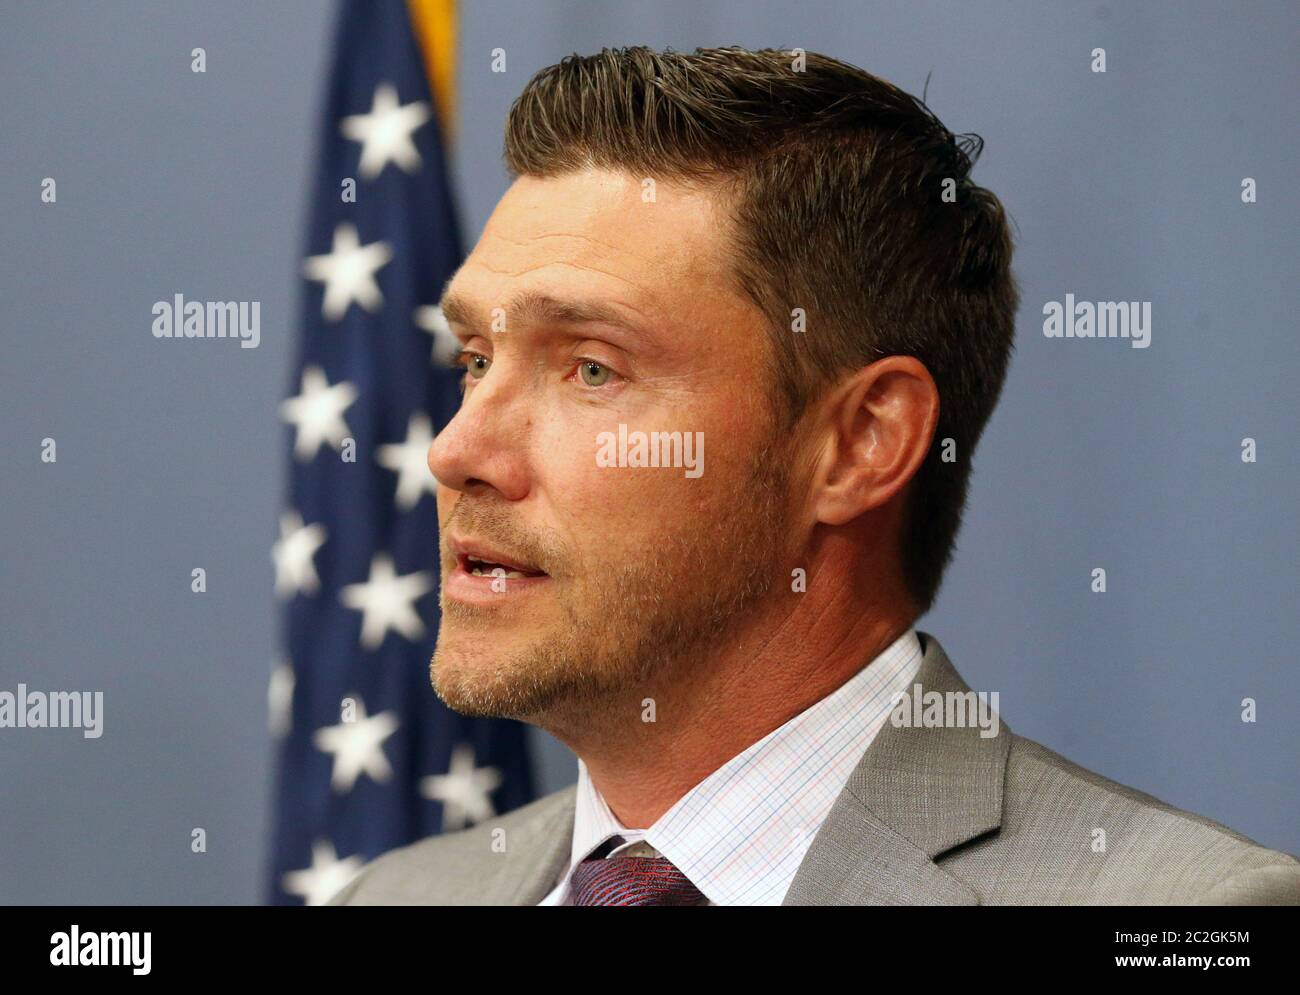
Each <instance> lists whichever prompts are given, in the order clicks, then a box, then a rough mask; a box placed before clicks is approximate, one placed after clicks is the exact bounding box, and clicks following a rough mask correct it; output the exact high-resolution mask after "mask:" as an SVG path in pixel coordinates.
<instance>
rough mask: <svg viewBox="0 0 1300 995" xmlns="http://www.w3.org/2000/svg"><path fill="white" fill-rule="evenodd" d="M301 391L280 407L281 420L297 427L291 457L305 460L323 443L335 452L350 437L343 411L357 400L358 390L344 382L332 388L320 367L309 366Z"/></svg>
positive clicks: (303, 378) (303, 372)
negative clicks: (327, 444) (292, 455)
mask: <svg viewBox="0 0 1300 995" xmlns="http://www.w3.org/2000/svg"><path fill="white" fill-rule="evenodd" d="M301 390H302V393H300V394H299V395H298V396H297V397H291V398H289V399H288V400H287V401H285V402H284V403H283V404H281V405H280V417H282V418H283V419H284V420H285V421H287V422H289V423H290V424H291V425H294V426H296V427H297V429H298V435H297V438H296V439H295V441H294V444H293V454H294V456H296V457H297V458H298V459H300V460H303V461H306V460H309V459H311V458H312V457H313V456H315V455H316V453H317V451H318V450H319V449H320V447H321V445H322V444H323V443H326V442H328V443H329V444H330V445H331V446H333V447H334V448H335V449H338V448H340V447H341V446H342V445H343V440H344V439H346V438H347V437H348V436H349V435H350V434H351V433H350V432H349V431H348V423H347V422H345V421H344V420H343V412H344V411H346V410H347V409H348V406H349V405H350V404H352V402H353V401H355V400H356V399H357V389H356V387H354V386H352V384H350V383H348V382H347V381H346V380H345V381H342V382H340V383H336V384H334V385H333V386H331V385H330V382H329V381H328V380H326V379H325V372H324V371H323V370H322V369H321V368H320V367H319V366H308V367H305V368H304V369H303V371H302V387H301Z"/></svg>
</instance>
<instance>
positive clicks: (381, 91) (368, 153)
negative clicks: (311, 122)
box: [339, 83, 433, 180]
mask: <svg viewBox="0 0 1300 995" xmlns="http://www.w3.org/2000/svg"><path fill="white" fill-rule="evenodd" d="M432 116H433V111H432V109H431V108H430V107H429V105H428V104H427V103H425V102H424V101H423V100H416V101H414V102H413V103H409V104H399V103H398V101H397V88H396V87H394V86H393V84H391V83H380V84H379V85H378V86H377V87H375V95H374V99H373V100H372V101H371V104H370V113H369V114H351V115H349V116H348V117H345V118H344V119H343V120H342V121H341V122H340V123H339V131H341V132H342V133H343V137H345V138H350V139H351V140H352V141H354V142H361V166H360V170H361V176H362V178H363V179H367V180H373V179H374V178H375V177H376V176H378V175H379V174H380V173H382V172H383V171H384V167H385V166H386V165H388V163H390V162H394V163H396V164H397V165H398V166H399V167H401V169H402V170H403V171H405V172H407V173H414V172H415V171H416V170H417V169H419V168H420V153H419V151H418V150H417V149H416V147H415V143H414V142H413V141H411V136H412V135H413V134H414V133H415V130H416V129H417V128H419V127H420V126H421V125H422V124H424V123H425V122H426V121H428V120H429V118H431V117H432Z"/></svg>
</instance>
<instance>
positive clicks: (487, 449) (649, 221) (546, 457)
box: [429, 170, 788, 724]
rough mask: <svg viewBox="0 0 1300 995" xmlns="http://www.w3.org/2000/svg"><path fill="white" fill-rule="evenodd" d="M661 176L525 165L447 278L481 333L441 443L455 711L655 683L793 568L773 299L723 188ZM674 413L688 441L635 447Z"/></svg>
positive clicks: (722, 636) (468, 339) (632, 695)
mask: <svg viewBox="0 0 1300 995" xmlns="http://www.w3.org/2000/svg"><path fill="white" fill-rule="evenodd" d="M657 186H658V188H657V190H656V191H655V196H654V199H653V200H647V199H644V198H643V188H642V185H641V181H640V180H639V179H637V178H634V177H630V176H627V175H624V174H621V173H616V172H609V171H605V170H590V171H585V172H580V173H573V174H569V175H566V176H563V177H559V178H551V179H537V178H531V177H524V178H521V179H519V180H518V181H516V182H515V183H514V185H513V186H511V188H510V189H509V190H508V191H507V192H506V194H505V196H504V197H503V198H502V200H501V202H500V203H499V204H498V205H497V208H496V210H495V212H494V213H493V215H492V217H491V219H490V220H489V222H488V224H487V227H486V228H485V229H484V232H483V235H482V238H481V239H480V240H479V243H478V245H477V246H476V247H475V249H474V251H473V253H472V254H471V255H470V257H469V258H468V259H467V260H466V261H465V264H464V265H463V266H462V267H461V268H460V270H459V271H458V272H457V273H456V276H455V277H454V279H453V280H452V281H451V283H450V285H449V286H448V292H447V294H446V295H445V297H444V308H445V311H446V313H447V315H448V320H449V321H450V322H451V324H452V328H453V330H454V331H455V332H456V334H457V337H458V338H459V339H460V340H461V342H462V344H463V346H464V347H465V349H466V351H467V353H468V354H470V355H468V356H463V357H462V358H463V359H467V361H468V367H467V371H466V377H465V380H466V387H465V395H464V399H463V401H462V404H461V408H460V411H459V412H458V414H457V415H456V417H455V418H454V419H452V421H451V422H450V424H449V425H448V426H447V427H446V428H445V429H444V430H443V431H442V432H441V433H440V434H439V436H438V437H437V439H436V440H435V441H434V443H433V445H432V447H431V448H430V450H429V467H430V469H431V470H432V471H433V473H434V475H435V476H436V477H437V478H438V481H439V487H438V517H439V521H440V524H441V557H442V563H441V566H442V588H441V594H440V599H441V606H442V625H441V628H440V629H439V632H438V645H437V650H436V652H435V654H434V657H433V662H432V668H431V671H432V677H433V683H434V687H435V688H436V689H437V691H438V694H439V695H440V696H441V697H442V698H443V700H444V701H446V702H447V704H448V705H449V706H450V707H452V708H454V709H456V710H458V711H461V712H465V713H467V714H477V715H500V716H509V717H514V718H521V719H529V720H533V721H538V722H540V723H541V724H545V722H546V719H547V717H548V716H550V717H555V716H556V715H559V714H560V713H561V711H564V712H565V713H566V714H569V715H573V714H581V711H580V710H582V709H595V708H600V707H609V706H610V705H611V703H615V702H617V703H620V706H619V707H629V708H631V707H639V706H637V705H636V702H639V700H640V696H639V695H637V690H638V686H642V687H643V686H644V682H645V681H646V679H647V678H649V677H652V676H654V675H656V674H657V675H660V676H662V675H663V674H664V673H666V672H667V668H669V667H680V666H683V665H689V663H690V661H691V660H692V659H695V658H698V656H699V654H700V653H701V652H703V651H707V650H708V649H709V648H710V647H714V646H717V645H719V644H720V643H722V642H725V640H726V638H727V636H728V634H729V633H730V632H732V631H734V627H735V626H736V625H737V623H738V622H739V621H741V620H742V619H744V618H745V617H747V616H748V615H750V614H751V613H753V612H754V611H755V610H756V608H757V606H758V604H759V603H760V601H761V599H762V597H763V595H764V594H765V593H766V592H767V590H768V588H769V587H770V585H772V584H773V583H774V582H775V581H777V580H778V578H779V575H780V574H781V572H782V571H783V569H785V568H784V567H783V566H782V559H781V556H780V553H779V552H778V551H779V550H780V549H782V548H783V546H784V543H785V541H786V539H787V537H786V535H785V529H784V528H783V526H784V524H785V519H786V517H787V515H786V500H787V490H788V484H787V480H786V476H787V472H788V464H787V460H786V459H785V458H784V457H783V455H782V452H781V447H780V445H779V443H778V440H777V439H776V438H775V436H774V434H773V421H774V416H773V412H772V409H771V400H770V394H771V392H770V390H769V387H768V383H767V379H766V374H765V373H763V372H762V371H763V370H764V369H765V367H764V357H765V355H766V350H767V349H768V348H770V346H769V344H768V342H767V338H766V335H767V333H766V331H765V330H764V327H763V321H762V318H761V316H760V314H759V312H758V310H757V309H756V308H754V307H753V305H752V304H750V303H749V302H748V301H747V300H745V299H743V298H742V297H740V296H739V294H738V293H737V292H736V291H735V290H733V289H732V286H731V284H730V282H729V278H728V270H727V267H728V265H729V263H728V260H729V254H728V248H727V244H726V234H725V225H724V223H723V217H722V214H721V213H720V212H721V208H720V207H718V206H717V205H716V204H715V202H714V200H713V196H712V194H709V193H706V192H698V191H694V192H693V191H691V190H690V189H688V188H686V187H683V186H678V185H675V184H669V183H666V182H664V181H659V182H658V185H657ZM530 296H531V297H532V298H534V301H533V303H534V306H533V307H525V306H523V302H525V301H527V300H529V299H530ZM539 296H540V297H545V298H547V299H549V301H543V302H540V303H538V302H537V301H536V300H535V298H537V297H539ZM620 426H625V429H622V430H621V429H620ZM655 432H663V433H670V432H671V433H678V435H679V437H680V438H681V439H682V442H683V445H682V447H681V448H679V449H677V450H676V453H677V454H679V455H681V456H682V457H686V456H689V457H690V458H691V461H692V463H691V465H687V466H683V465H677V466H659V467H650V466H641V467H638V466H633V465H623V466H620V465H618V463H619V462H620V461H623V462H626V463H629V464H630V463H634V462H636V460H637V457H638V454H637V453H636V449H637V441H638V435H637V433H645V434H646V436H647V437H648V438H653V437H651V436H649V433H655ZM604 433H607V434H604ZM624 433H625V434H624ZM624 438H626V439H627V443H626V450H625V451H626V453H627V459H626V460H621V456H622V451H623V450H624V443H623V442H622V440H623V439H624ZM688 438H689V445H687V440H688ZM700 440H702V442H703V450H702V452H701V450H700ZM653 448H655V449H659V446H658V445H656V446H655V447H653ZM645 452H647V453H648V452H649V449H647V450H645ZM660 453H661V455H662V454H663V450H660ZM611 462H612V463H613V464H614V465H609V464H610V463H611ZM682 462H685V459H683V460H682ZM602 464H603V465H602ZM701 467H702V468H703V472H702V473H701V472H699V471H700V468H701ZM476 571H477V573H478V574H480V575H479V576H476V575H475V573H476ZM520 574H522V575H523V576H519V575H520ZM786 575H787V576H788V570H787V571H786ZM575 710H577V711H575Z"/></svg>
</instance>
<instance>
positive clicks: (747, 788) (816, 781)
mask: <svg viewBox="0 0 1300 995" xmlns="http://www.w3.org/2000/svg"><path fill="white" fill-rule="evenodd" d="M920 664H921V643H920V640H919V639H918V638H917V636H916V630H915V629H908V630H907V632H905V633H903V635H901V636H899V637H898V639H896V640H895V641H894V642H893V643H891V644H890V645H889V646H888V647H887V648H886V649H885V650H884V651H883V652H882V653H881V654H880V655H879V656H877V657H876V658H875V659H873V660H872V661H871V662H870V663H868V664H867V665H866V666H864V667H863V668H862V669H861V670H859V671H858V672H857V673H856V674H854V675H853V676H852V677H850V678H849V679H848V680H847V681H846V682H845V683H844V684H842V685H841V686H840V687H839V688H837V689H836V690H835V691H833V692H831V693H830V694H829V695H827V696H826V697H825V698H822V699H821V700H820V701H818V702H816V703H815V704H813V705H811V706H809V707H808V708H807V709H805V710H804V711H802V712H800V713H799V714H798V715H796V716H795V717H794V718H792V719H790V720H789V721H788V722H786V723H785V724H784V725H782V726H780V727H778V728H776V729H774V730H772V732H770V733H768V734H767V735H766V736H764V737H763V738H762V739H760V740H759V741H758V742H756V743H754V744H752V745H751V746H750V747H748V748H747V749H746V750H744V751H743V752H742V753H740V754H739V755H737V756H736V757H733V758H732V759H731V760H729V761H727V763H725V764H723V765H722V766H721V767H719V768H718V769H717V770H716V771H714V772H713V773H712V774H710V775H709V776H708V777H706V778H705V779H704V780H703V781H701V782H700V783H699V784H697V785H696V786H695V787H694V788H692V789H691V790H690V791H688V792H687V793H686V794H685V795H683V796H682V797H681V798H680V799H679V800H678V801H677V803H676V804H675V805H673V806H672V808H670V809H669V810H668V811H667V812H665V813H664V814H663V815H662V816H660V818H659V819H658V820H657V821H656V822H655V823H654V825H652V826H650V827H649V828H648V829H630V828H628V827H626V826H623V825H622V824H621V823H620V822H619V821H618V819H617V818H616V817H615V816H614V814H613V812H611V811H610V809H609V806H608V805H607V804H606V803H605V800H604V799H603V798H602V797H601V795H600V792H599V791H597V790H596V786H595V785H594V784H593V783H592V781H591V778H590V777H589V776H588V773H587V767H586V765H585V764H584V763H583V762H582V760H581V759H579V761H578V786H577V795H576V799H575V808H574V825H573V846H572V848H571V852H570V857H571V861H570V865H569V871H570V872H571V871H572V869H573V867H575V866H576V865H577V864H578V863H580V862H581V861H582V860H584V859H586V858H587V857H588V856H589V855H590V854H591V852H592V851H593V850H595V849H596V848H597V847H599V846H600V845H601V844H602V843H604V842H605V841H606V840H608V839H610V838H611V837H613V836H621V837H622V838H623V839H624V840H625V841H626V844H619V849H622V848H626V846H627V844H631V843H635V842H639V841H644V842H646V843H648V844H649V845H651V846H653V847H654V848H655V849H656V850H658V851H659V853H661V854H662V855H663V856H665V857H667V858H668V859H669V860H671V861H672V862H673V863H674V864H675V865H676V866H677V867H678V868H679V869H680V870H681V871H682V873H684V874H685V875H686V876H687V877H688V878H690V880H691V882H692V883H693V884H694V885H695V886H696V887H697V888H699V889H700V891H701V892H703V893H704V895H705V897H706V898H708V899H709V901H710V902H712V903H713V904H715V905H724V904H725V905H779V904H780V902H781V900H782V899H783V898H784V897H785V893H786V891H787V889H788V888H789V886H790V882H791V881H792V880H793V879H794V875H795V872H796V871H797V870H798V869H799V864H800V863H801V862H802V861H803V858H804V855H805V854H806V853H807V850H808V847H809V846H810V845H811V844H812V840H813V837H814V836H816V834H817V830H818V829H820V828H821V824H822V822H823V821H825V819H826V815H827V813H829V812H830V809H831V806H832V805H833V804H834V803H835V799H836V798H837V797H838V795H839V793H840V792H841V791H842V790H843V788H844V785H845V784H846V783H847V782H848V779H849V775H850V774H851V773H852V772H853V768H854V767H855V766H856V764H857V762H858V761H859V760H860V759H861V757H862V754H863V753H864V752H865V751H866V749H867V747H869V746H870V745H871V743H872V741H873V740H874V739H875V736H876V733H877V732H878V731H879V730H880V728H881V726H883V725H884V723H885V721H886V720H887V719H888V717H889V713H890V712H891V711H892V708H893V702H894V699H895V695H896V694H897V693H899V692H901V691H905V690H906V689H907V686H908V684H909V683H910V682H911V680H912V678H913V676H914V675H915V673H916V671H917V669H918V668H919V667H920ZM614 852H618V851H617V849H616V850H615V851H614ZM565 881H566V882H567V881H568V874H567V873H566V875H565Z"/></svg>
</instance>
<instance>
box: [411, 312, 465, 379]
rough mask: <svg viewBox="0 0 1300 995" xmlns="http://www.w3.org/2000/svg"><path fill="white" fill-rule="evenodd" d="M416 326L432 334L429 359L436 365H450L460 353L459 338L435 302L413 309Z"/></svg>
mask: <svg viewBox="0 0 1300 995" xmlns="http://www.w3.org/2000/svg"><path fill="white" fill-rule="evenodd" d="M414 320H415V324H416V327H417V328H419V329H421V330H423V331H426V332H428V333H429V334H430V335H432V336H433V353H432V355H431V356H430V357H429V358H430V360H431V361H432V362H434V363H436V364H437V365H438V366H451V365H453V364H454V363H455V362H456V357H457V356H458V355H460V339H458V338H456V333H455V332H453V331H452V330H451V325H450V324H449V323H448V321H447V317H446V315H444V314H443V313H442V308H440V307H438V305H437V304H426V305H425V306H423V307H417V308H416V309H415V316H414Z"/></svg>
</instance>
